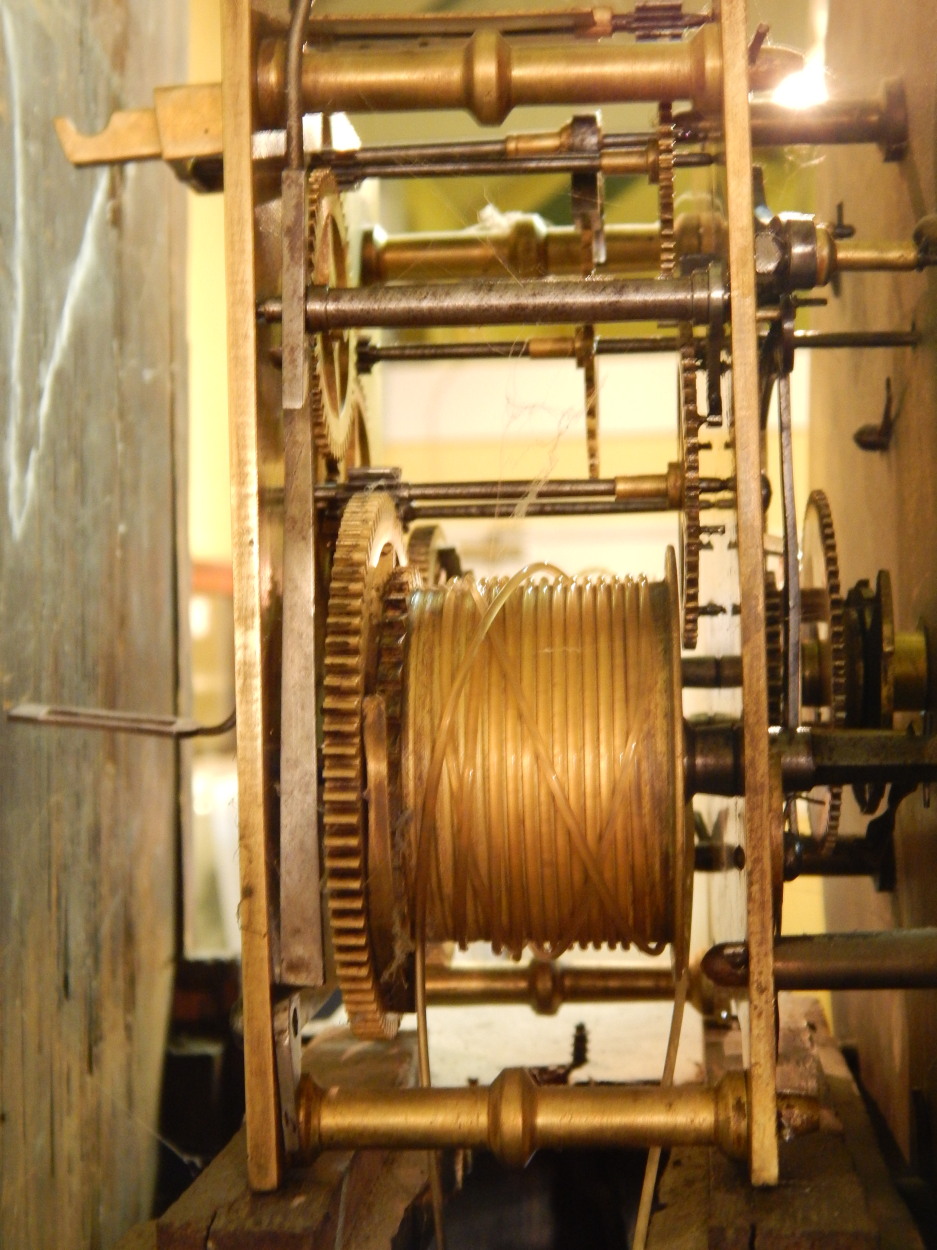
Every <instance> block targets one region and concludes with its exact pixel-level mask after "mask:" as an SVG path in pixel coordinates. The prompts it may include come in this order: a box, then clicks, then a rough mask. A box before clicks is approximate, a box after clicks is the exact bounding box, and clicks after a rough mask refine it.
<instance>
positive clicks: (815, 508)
mask: <svg viewBox="0 0 937 1250" xmlns="http://www.w3.org/2000/svg"><path fill="white" fill-rule="evenodd" d="M811 514H812V515H813V517H814V518H815V522H816V525H817V527H818V531H819V535H820V544H821V549H822V552H823V572H824V577H825V588H826V592H827V598H828V601H829V617H828V620H827V625H828V627H829V643H830V670H831V682H830V715H831V723H832V725H833V726H834V728H837V729H841V728H843V727H844V726H845V724H846V714H847V708H846V683H847V677H846V604H845V600H844V598H843V593H842V582H841V581H840V574H839V553H838V552H837V549H836V531H835V529H834V527H833V510H832V508H831V507H830V501H829V499H828V498H827V495H826V492H825V491H822V490H815V491H813V492H812V493H811V495H810V498H809V499H808V500H807V509H806V512H805V514H804V531H805V532H806V529H807V526H808V524H809V523H810V517H811ZM842 805H843V788H842V786H830V787H829V804H828V806H827V813H826V828H825V829H823V830H821V831H820V833H819V835H816V834H815V836H819V839H820V844H821V845H820V849H821V851H822V852H823V854H825V855H828V854H830V853H831V852H832V850H833V847H834V846H835V845H836V838H837V835H838V833H839V821H840V815H841V812H842Z"/></svg>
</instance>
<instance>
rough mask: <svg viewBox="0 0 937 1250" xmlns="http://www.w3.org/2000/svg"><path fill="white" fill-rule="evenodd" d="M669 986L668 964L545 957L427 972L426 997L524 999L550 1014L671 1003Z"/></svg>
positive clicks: (436, 1000) (444, 1000)
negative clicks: (566, 961) (573, 1006)
mask: <svg viewBox="0 0 937 1250" xmlns="http://www.w3.org/2000/svg"><path fill="white" fill-rule="evenodd" d="M673 986H674V981H673V972H672V971H671V969H670V968H669V967H666V968H651V967H647V968H641V967H634V968H612V967H602V966H598V967H594V968H587V967H586V968H582V967H579V968H577V967H564V966H563V965H562V964H558V963H555V962H554V961H552V960H548V959H534V960H531V962H530V963H529V964H524V965H517V966H514V967H510V968H492V967H480V968H470V967H448V968H435V967H432V966H431V967H428V968H427V971H426V993H427V998H428V1000H429V1002H430V1003H431V1004H434V1005H436V1006H444V1005H450V1006H451V1005H455V1004H459V1005H469V1004H478V1003H502V1004H503V1003H528V1004H529V1005H530V1006H531V1007H532V1008H533V1009H534V1011H536V1012H537V1013H538V1015H554V1014H555V1013H556V1012H557V1010H558V1009H559V1007H560V1006H561V1005H562V1004H563V1003H590V1002H645V1001H657V1000H666V1001H670V1000H672V999H673V992H674V991H673Z"/></svg>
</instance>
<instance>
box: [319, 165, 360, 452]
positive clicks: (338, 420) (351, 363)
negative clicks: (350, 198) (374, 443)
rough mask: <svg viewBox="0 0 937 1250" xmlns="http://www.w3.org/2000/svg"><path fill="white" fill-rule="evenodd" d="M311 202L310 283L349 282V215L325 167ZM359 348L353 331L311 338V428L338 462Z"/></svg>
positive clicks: (354, 399) (346, 439) (354, 406)
mask: <svg viewBox="0 0 937 1250" xmlns="http://www.w3.org/2000/svg"><path fill="white" fill-rule="evenodd" d="M308 202H309V236H308V247H309V279H310V282H311V283H312V284H313V285H314V286H328V287H345V286H348V285H349V278H348V243H347V233H346V229H345V217H344V214H343V212H342V203H341V197H340V195H339V190H338V184H337V183H336V181H335V179H334V178H333V177H332V175H331V174H330V173H329V172H328V171H327V170H320V171H319V172H317V173H314V174H312V175H311V176H310V179H309V192H308ZM355 352H356V335H355V332H354V331H353V330H324V331H323V332H322V333H321V334H316V335H315V336H314V338H313V360H314V370H313V378H312V421H313V432H314V435H315V440H316V445H317V446H318V448H319V450H320V451H321V452H322V454H323V455H326V456H330V457H331V458H332V459H333V460H337V461H340V460H342V459H343V458H344V456H345V453H346V452H347V450H348V446H349V444H350V442H351V438H352V435H353V434H354V432H355V422H356V421H357V419H358V413H359V405H360V403H361V398H360V395H359V394H358V387H357V385H356V379H357V367H356V356H355Z"/></svg>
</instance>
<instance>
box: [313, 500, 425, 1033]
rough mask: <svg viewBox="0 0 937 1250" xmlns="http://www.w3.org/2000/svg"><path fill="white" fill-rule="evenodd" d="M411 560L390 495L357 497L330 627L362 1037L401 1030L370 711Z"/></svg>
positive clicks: (341, 826)
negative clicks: (375, 817) (380, 959)
mask: <svg viewBox="0 0 937 1250" xmlns="http://www.w3.org/2000/svg"><path fill="white" fill-rule="evenodd" d="M404 563H405V556H404V542H403V532H402V530H401V527H400V523H399V521H398V519H397V514H396V511H395V508H394V504H393V501H392V500H391V499H390V497H389V496H388V495H385V494H381V493H379V492H375V493H373V494H366V495H356V496H355V497H354V498H353V499H352V500H351V501H350V502H349V504H348V506H347V507H346V508H345V513H344V515H343V517H342V523H341V527H340V529H339V532H338V541H337V543H336V546H335V557H334V559H333V562H332V576H331V582H330V587H329V608H328V617H327V623H326V633H325V712H324V743H323V751H324V773H325V802H324V805H325V813H324V824H325V834H324V843H325V875H326V884H327V888H328V908H329V922H330V926H331V931H332V943H333V948H334V953H335V967H336V972H337V975H338V982H339V985H340V987H341V990H342V997H343V998H344V1001H345V1008H346V1010H347V1012H348V1017H349V1020H350V1023H351V1027H352V1029H353V1031H354V1032H355V1034H356V1035H357V1036H358V1037H362V1038H371V1039H380V1038H389V1037H393V1036H394V1034H395V1033H396V1031H397V1028H398V1026H399V1023H400V1017H399V1016H398V1015H396V1014H395V1013H393V1012H391V1011H389V1010H387V1008H386V1006H385V1003H384V1000H383V997H382V993H381V987H380V975H379V968H378V964H377V960H376V958H375V952H374V950H373V946H372V940H371V936H370V933H369V925H368V888H367V885H368V846H367V808H366V803H365V798H364V793H365V789H366V778H365V759H364V744H363V738H362V715H363V710H364V700H365V697H366V696H367V695H368V694H371V693H373V692H374V691H375V690H376V689H377V684H378V671H377V670H378V664H379V660H378V657H379V653H380V647H379V645H378V644H379V635H380V629H381V618H382V614H383V599H384V591H385V589H386V588H387V584H388V581H389V580H390V578H391V575H392V574H393V572H394V570H395V569H396V568H397V567H398V566H400V565H402V564H404Z"/></svg>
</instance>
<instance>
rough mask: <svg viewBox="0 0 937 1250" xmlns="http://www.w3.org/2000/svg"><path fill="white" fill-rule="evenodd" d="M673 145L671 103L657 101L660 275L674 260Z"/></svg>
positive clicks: (670, 268) (667, 272)
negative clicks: (658, 103)
mask: <svg viewBox="0 0 937 1250" xmlns="http://www.w3.org/2000/svg"><path fill="white" fill-rule="evenodd" d="M674 148H675V140H674V128H673V105H672V104H661V105H660V106H659V108H658V114H657V199H658V205H659V207H658V217H659V219H660V271H661V274H662V275H663V276H664V277H669V276H670V275H671V274H672V273H673V271H674V269H675V267H676V263H677V238H676V228H675V221H676V219H675V215H674V191H673V170H674Z"/></svg>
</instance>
